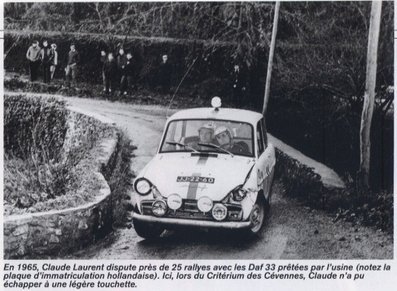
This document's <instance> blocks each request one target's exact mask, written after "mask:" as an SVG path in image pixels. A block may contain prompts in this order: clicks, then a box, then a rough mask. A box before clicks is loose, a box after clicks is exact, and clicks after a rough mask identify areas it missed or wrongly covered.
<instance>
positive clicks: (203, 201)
mask: <svg viewBox="0 0 397 291" xmlns="http://www.w3.org/2000/svg"><path fill="white" fill-rule="evenodd" d="M212 205H213V203H212V200H211V199H210V198H208V197H205V196H204V197H201V198H200V199H199V200H198V201H197V208H198V209H199V210H200V211H201V212H204V213H206V212H209V211H210V210H211V208H212Z"/></svg>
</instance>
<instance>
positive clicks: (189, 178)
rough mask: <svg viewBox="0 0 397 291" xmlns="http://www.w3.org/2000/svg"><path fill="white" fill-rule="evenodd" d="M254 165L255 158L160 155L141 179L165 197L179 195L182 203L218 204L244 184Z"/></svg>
mask: <svg viewBox="0 0 397 291" xmlns="http://www.w3.org/2000/svg"><path fill="white" fill-rule="evenodd" d="M254 163H255V162H254V159H253V158H247V157H241V156H233V157H232V156H230V155H224V154H218V155H217V156H216V157H214V156H203V155H200V156H192V155H191V154H190V153H177V154H175V153H173V154H158V155H157V156H156V157H154V158H153V160H152V161H151V162H150V163H149V164H148V165H147V166H146V167H145V169H144V170H143V172H142V173H141V175H140V176H141V177H145V178H147V179H148V180H149V181H151V182H152V183H153V185H154V186H155V187H156V188H157V189H158V190H159V192H160V193H161V195H162V196H164V197H168V196H169V195H170V194H173V193H177V194H178V195H180V196H181V197H182V198H183V199H199V198H200V197H203V196H208V197H210V198H211V199H212V200H214V201H219V200H221V199H223V198H224V197H225V196H226V195H227V194H228V193H229V192H230V191H231V190H233V189H234V188H235V187H236V186H238V185H241V184H243V183H244V181H245V178H246V177H247V175H248V172H249V171H250V169H251V168H252V166H253V165H254Z"/></svg>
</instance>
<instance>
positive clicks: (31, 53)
mask: <svg viewBox="0 0 397 291" xmlns="http://www.w3.org/2000/svg"><path fill="white" fill-rule="evenodd" d="M40 52H41V50H40V47H39V42H38V41H37V40H34V41H33V42H32V45H31V46H30V47H29V48H28V51H27V52H26V58H27V59H28V61H29V71H30V81H32V82H34V81H36V79H37V71H38V69H39V65H40Z"/></svg>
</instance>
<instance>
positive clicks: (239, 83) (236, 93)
mask: <svg viewBox="0 0 397 291" xmlns="http://www.w3.org/2000/svg"><path fill="white" fill-rule="evenodd" d="M231 78H232V82H233V88H232V90H233V91H232V101H233V102H234V104H235V105H237V106H241V105H242V103H243V99H244V95H245V91H246V84H245V74H244V72H243V71H242V70H241V68H240V66H239V65H238V64H235V65H234V67H233V71H232V74H231Z"/></svg>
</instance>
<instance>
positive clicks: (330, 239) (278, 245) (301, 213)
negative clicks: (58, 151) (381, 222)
mask: <svg viewBox="0 0 397 291" xmlns="http://www.w3.org/2000/svg"><path fill="white" fill-rule="evenodd" d="M41 95H42V94H41ZM60 98H64V97H60ZM64 99H65V100H67V102H68V103H69V104H70V107H71V108H72V109H73V110H77V111H80V112H84V113H85V114H89V115H92V116H94V117H97V118H100V119H102V120H103V121H109V122H114V123H115V124H116V125H117V126H119V127H120V128H122V129H124V131H125V132H126V133H127V135H128V136H129V137H130V138H131V140H132V143H133V144H134V145H135V146H137V149H136V150H135V155H136V157H135V158H134V160H133V161H132V167H133V169H135V171H136V172H138V171H139V170H140V169H142V167H143V166H144V165H145V164H146V163H147V162H148V161H149V160H150V159H151V157H152V156H153V155H154V154H155V152H156V150H157V146H158V144H159V141H160V138H161V133H162V130H163V126H164V123H165V120H166V117H165V113H166V110H165V109H164V108H161V107H156V106H139V105H129V104H124V103H118V102H114V103H112V102H108V101H100V100H93V99H84V98H71V97H68V98H64ZM273 195H274V196H273V199H272V205H271V212H270V214H269V216H268V220H267V222H266V225H265V227H264V230H263V234H262V237H261V238H259V239H256V240H252V241H247V240H242V239H241V237H240V236H239V235H237V234H234V233H223V232H222V233H219V232H215V231H211V232H205V231H198V230H190V231H179V232H174V231H167V232H166V233H165V234H164V235H163V237H161V238H159V239H157V240H155V241H148V240H144V239H142V238H140V237H139V236H138V235H137V234H136V233H135V231H134V228H133V227H132V226H131V225H132V223H131V224H130V226H131V227H130V228H128V227H125V228H118V229H115V230H114V232H113V233H111V234H110V235H109V236H108V237H106V238H105V239H103V240H101V241H98V242H96V243H94V244H93V245H91V246H89V247H87V248H85V249H83V250H79V251H77V252H75V253H73V254H69V255H68V256H66V257H64V258H65V259H98V260H99V259H100V260H102V259H112V260H122V259H391V258H392V257H393V241H392V237H391V236H390V235H386V234H384V233H383V232H381V231H377V230H374V229H372V228H366V227H360V226H353V225H351V224H349V223H346V222H342V221H337V222H334V221H333V218H332V217H330V216H328V215H327V214H326V213H324V212H322V211H319V210H312V209H310V208H309V207H305V206H303V205H302V204H300V203H299V202H297V201H295V200H292V199H290V198H287V197H285V196H284V195H282V185H279V184H276V185H275V191H274V193H273Z"/></svg>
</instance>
